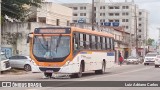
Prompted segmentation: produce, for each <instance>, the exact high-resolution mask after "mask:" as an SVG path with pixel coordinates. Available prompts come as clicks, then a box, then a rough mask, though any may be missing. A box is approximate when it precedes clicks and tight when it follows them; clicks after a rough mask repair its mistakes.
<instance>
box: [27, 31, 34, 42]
mask: <svg viewBox="0 0 160 90" xmlns="http://www.w3.org/2000/svg"><path fill="white" fill-rule="evenodd" d="M31 34H32V35H33V33H29V34H28V35H27V43H29V41H30V39H31V37H33V36H31Z"/></svg>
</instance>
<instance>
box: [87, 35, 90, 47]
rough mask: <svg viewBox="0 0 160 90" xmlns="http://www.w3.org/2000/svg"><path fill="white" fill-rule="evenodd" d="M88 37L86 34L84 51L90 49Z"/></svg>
mask: <svg viewBox="0 0 160 90" xmlns="http://www.w3.org/2000/svg"><path fill="white" fill-rule="evenodd" d="M89 43H90V42H89V35H88V34H86V49H90V45H89Z"/></svg>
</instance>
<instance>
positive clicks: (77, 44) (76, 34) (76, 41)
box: [73, 33, 79, 50]
mask: <svg viewBox="0 0 160 90" xmlns="http://www.w3.org/2000/svg"><path fill="white" fill-rule="evenodd" d="M78 36H79V34H78V33H74V40H73V42H74V50H78V47H79V43H78V41H79V40H78V39H79V37H78Z"/></svg>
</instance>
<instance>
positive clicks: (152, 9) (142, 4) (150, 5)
mask: <svg viewBox="0 0 160 90" xmlns="http://www.w3.org/2000/svg"><path fill="white" fill-rule="evenodd" d="M48 1H53V2H57V3H91V1H92V0H48ZM105 1H106V2H124V1H125V0H105ZM127 1H128V2H130V1H132V0H127ZM134 2H135V3H136V4H138V6H139V8H140V9H146V10H147V11H148V12H149V20H148V21H149V26H148V27H149V28H148V29H149V31H148V35H149V38H152V39H155V40H156V41H157V40H158V36H159V30H158V28H160V0H134Z"/></svg>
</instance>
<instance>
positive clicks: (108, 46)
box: [107, 38, 110, 49]
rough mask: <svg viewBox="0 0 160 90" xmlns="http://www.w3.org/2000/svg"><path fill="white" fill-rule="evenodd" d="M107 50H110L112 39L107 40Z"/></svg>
mask: <svg viewBox="0 0 160 90" xmlns="http://www.w3.org/2000/svg"><path fill="white" fill-rule="evenodd" d="M107 49H110V38H107Z"/></svg>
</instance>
